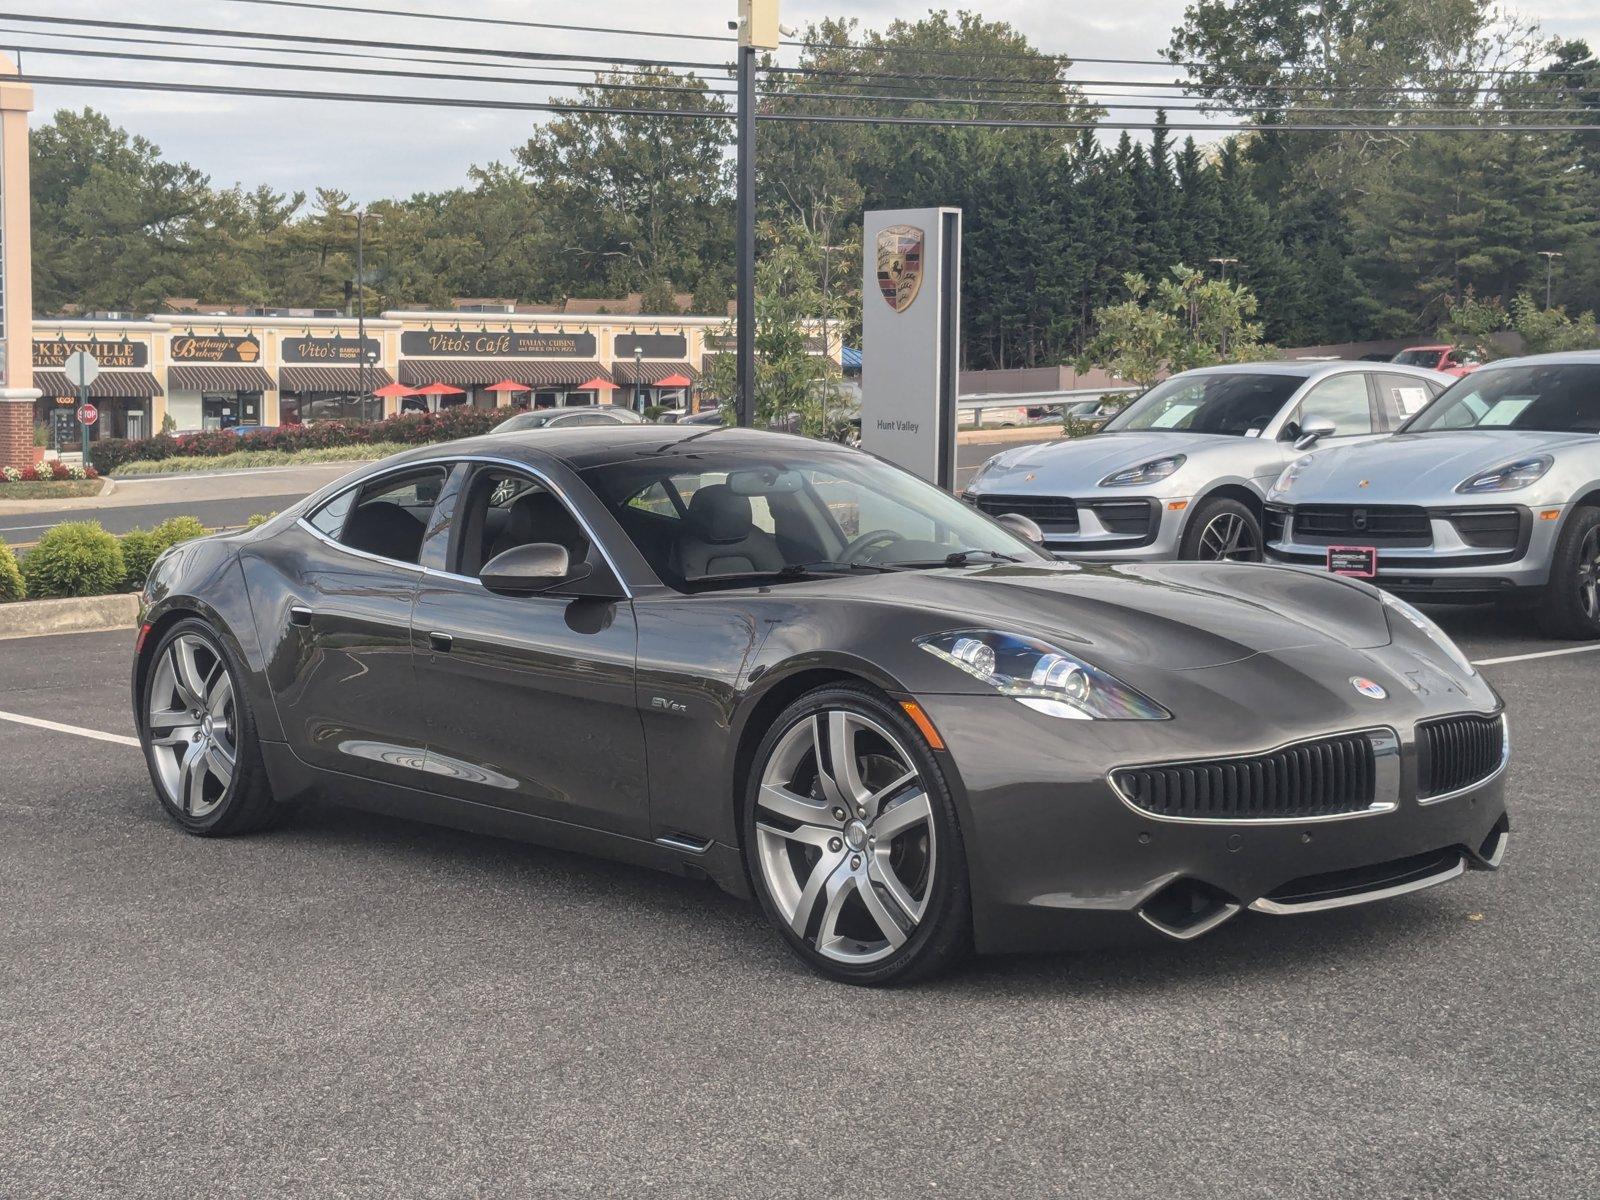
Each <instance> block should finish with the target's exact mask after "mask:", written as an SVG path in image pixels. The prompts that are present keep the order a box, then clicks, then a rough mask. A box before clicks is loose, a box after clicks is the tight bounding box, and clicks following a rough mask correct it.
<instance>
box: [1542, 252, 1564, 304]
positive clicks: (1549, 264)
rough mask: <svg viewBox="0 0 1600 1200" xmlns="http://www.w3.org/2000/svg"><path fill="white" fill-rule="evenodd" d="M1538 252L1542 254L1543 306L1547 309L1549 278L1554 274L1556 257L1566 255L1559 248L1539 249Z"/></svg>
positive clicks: (1548, 302)
mask: <svg viewBox="0 0 1600 1200" xmlns="http://www.w3.org/2000/svg"><path fill="white" fill-rule="evenodd" d="M1539 253H1540V254H1542V255H1544V306H1545V308H1546V309H1548V308H1549V307H1550V280H1551V277H1552V276H1553V275H1554V274H1555V266H1556V259H1558V258H1565V257H1566V255H1565V254H1563V253H1561V251H1559V250H1541V251H1539Z"/></svg>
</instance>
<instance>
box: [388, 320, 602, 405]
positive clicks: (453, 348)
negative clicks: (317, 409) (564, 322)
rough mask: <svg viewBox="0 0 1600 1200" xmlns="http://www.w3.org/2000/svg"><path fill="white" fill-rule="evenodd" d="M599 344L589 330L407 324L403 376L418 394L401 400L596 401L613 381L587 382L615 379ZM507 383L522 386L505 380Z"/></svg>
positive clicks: (402, 347)
mask: <svg viewBox="0 0 1600 1200" xmlns="http://www.w3.org/2000/svg"><path fill="white" fill-rule="evenodd" d="M599 352H600V339H599V337H598V336H597V335H596V334H595V333H593V332H590V331H577V332H568V331H567V330H566V329H564V328H557V329H551V330H544V329H539V328H532V329H513V328H510V327H509V326H508V327H507V328H505V329H500V330H491V329H489V328H488V327H484V328H481V329H477V330H472V329H462V328H461V327H460V326H459V325H457V326H455V327H453V328H450V329H438V328H436V327H435V326H434V325H433V324H431V323H430V324H429V325H428V326H426V327H425V328H421V329H407V330H405V331H404V332H402V333H401V335H400V382H401V384H403V385H404V386H406V387H409V388H412V389H415V390H416V392H417V393H418V394H415V395H411V396H407V397H404V398H403V399H402V400H401V408H402V410H405V409H424V408H425V409H427V410H429V411H434V412H437V411H438V410H439V409H441V408H447V407H449V406H451V405H452V404H471V405H474V406H476V407H479V408H496V407H500V408H504V407H506V406H507V405H514V406H516V407H519V408H527V407H535V408H549V407H553V406H559V405H571V404H593V403H595V402H596V399H597V397H598V394H599V393H600V392H601V391H604V390H606V389H605V388H603V387H601V386H593V387H586V386H585V385H591V384H593V385H604V384H610V383H612V379H611V374H610V372H609V371H608V370H606V368H605V367H603V366H602V365H601V362H600V357H599ZM507 384H514V385H516V386H515V387H508V386H501V385H507ZM446 389H450V390H446Z"/></svg>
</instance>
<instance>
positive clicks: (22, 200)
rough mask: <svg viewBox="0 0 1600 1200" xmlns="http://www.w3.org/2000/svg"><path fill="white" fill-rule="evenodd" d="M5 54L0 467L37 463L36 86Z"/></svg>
mask: <svg viewBox="0 0 1600 1200" xmlns="http://www.w3.org/2000/svg"><path fill="white" fill-rule="evenodd" d="M16 74H17V68H16V64H15V63H13V62H12V61H11V60H10V59H9V58H7V57H6V56H5V55H3V54H0V467H26V466H31V465H32V463H33V402H34V401H35V400H37V399H38V398H39V392H38V389H36V388H35V387H34V386H33V257H32V230H31V229H30V227H29V223H28V222H29V217H28V212H29V206H28V113H30V112H31V111H32V110H33V88H32V87H31V86H29V85H28V84H26V83H18V82H16V80H15V79H13V78H10V77H11V76H15V75H16Z"/></svg>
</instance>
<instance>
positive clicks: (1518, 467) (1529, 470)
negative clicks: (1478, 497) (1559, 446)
mask: <svg viewBox="0 0 1600 1200" xmlns="http://www.w3.org/2000/svg"><path fill="white" fill-rule="evenodd" d="M1555 461H1556V460H1555V459H1553V458H1551V457H1550V456H1549V455H1548V454H1539V455H1535V456H1534V457H1533V458H1522V459H1518V460H1517V461H1516V462H1514V463H1507V464H1506V465H1505V466H1503V467H1496V468H1495V469H1494V470H1492V471H1485V472H1484V473H1483V474H1481V475H1474V476H1473V477H1472V478H1471V479H1469V480H1467V481H1466V482H1465V483H1463V484H1461V485H1460V486H1458V487H1457V488H1456V491H1458V492H1462V493H1465V494H1467V495H1472V494H1474V493H1477V492H1514V491H1516V490H1517V489H1518V488H1525V487H1527V486H1528V485H1529V484H1530V483H1537V482H1538V481H1539V480H1540V479H1543V478H1544V473H1545V472H1546V471H1548V470H1549V469H1550V468H1551V467H1552V466H1553V465H1554V464H1555Z"/></svg>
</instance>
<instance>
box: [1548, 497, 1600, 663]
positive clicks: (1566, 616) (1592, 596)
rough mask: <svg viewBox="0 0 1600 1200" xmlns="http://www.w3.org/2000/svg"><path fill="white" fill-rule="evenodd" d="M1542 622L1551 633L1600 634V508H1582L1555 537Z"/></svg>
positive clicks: (1580, 636)
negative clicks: (1557, 536) (1559, 534)
mask: <svg viewBox="0 0 1600 1200" xmlns="http://www.w3.org/2000/svg"><path fill="white" fill-rule="evenodd" d="M1539 624H1540V625H1541V626H1543V628H1544V631H1545V632H1546V633H1548V634H1549V635H1550V636H1551V637H1558V638H1572V639H1575V640H1579V641H1587V640H1589V639H1592V638H1600V509H1595V508H1580V509H1579V510H1578V511H1577V512H1575V513H1573V514H1572V516H1571V517H1570V518H1568V520H1567V524H1566V528H1564V529H1563V530H1562V531H1561V536H1560V537H1559V538H1558V539H1556V549H1555V554H1554V556H1553V557H1552V559H1551V562H1550V582H1549V584H1547V585H1546V587H1545V593H1544V599H1543V601H1542V602H1541V603H1540V605H1539Z"/></svg>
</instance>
